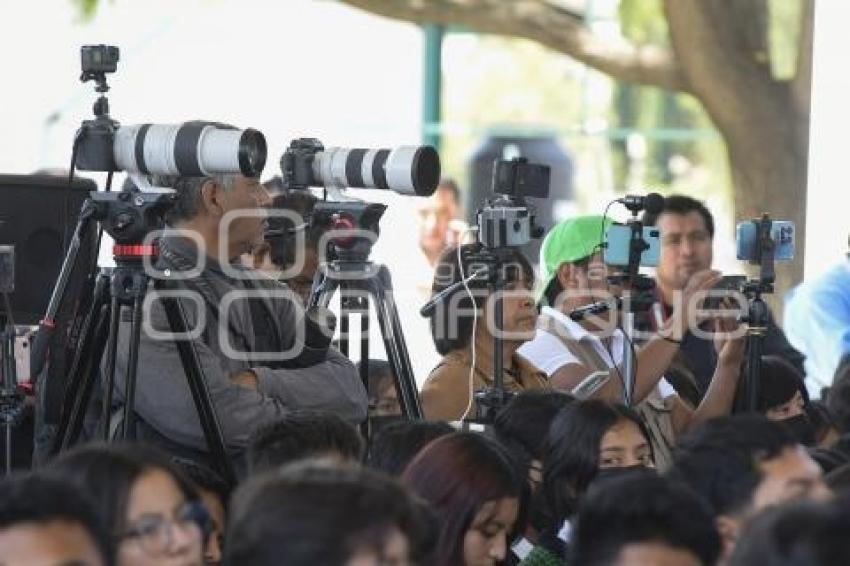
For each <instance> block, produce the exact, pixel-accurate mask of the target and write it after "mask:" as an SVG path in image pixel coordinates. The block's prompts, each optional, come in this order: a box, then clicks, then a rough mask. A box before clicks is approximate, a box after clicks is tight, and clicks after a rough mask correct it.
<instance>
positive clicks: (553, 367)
mask: <svg viewBox="0 0 850 566" xmlns="http://www.w3.org/2000/svg"><path fill="white" fill-rule="evenodd" d="M542 314H544V315H546V316H548V317H550V318H552V319H553V320H555V321H556V322H557V323H558V324H560V325H561V326H562V330H563V331H564V336H567V337H569V338H571V339H573V340H576V341H578V340H586V341H589V342H590V343H591V344H592V345H593V348H594V349H595V350H596V351H597V352H598V353H599V356H600V357H601V358H602V359H603V360H604V361H605V362H606V363H607V364H608V368H613V367H615V366H618V365H620V364H621V363H622V361H623V353H624V348H625V343H626V341H625V334H623V331H622V330H620V329H619V328H617V329H616V330H614V332H613V334H612V335H611V338H612V340H611V350H610V352H609V351H608V350H607V349H606V348H605V345H604V344H603V343H602V340H601V339H600V338H599V337H597V336H595V335H594V334H592V333H590V332H588V331H587V330H586V329H585V328H584V327H583V326H582V325H580V324H579V323H577V322H575V321H573V320H572V319H570V318H569V317H568V316H566V315H565V314H564V313H562V312H560V311H558V310H556V309H553V308H552V307H543V309H542ZM517 354H519V355H520V356H522V357H523V358H525V359H526V360H528V361H529V362H531V363H532V364H534V365H535V366H537V367H538V368H540V370H542V371H544V372H546V375H548V376H550V377H551V376H552V374H554V373H555V372H556V371H558V370H559V369H560V368H562V367H564V366H565V365H567V364H580V363H581V361H580V360H579V358H578V357H577V356H576V355H575V354H573V353H572V352H570V350H569V349H568V348H567V346H566V345H565V344H564V343H563V341H561V339H560V338H559V337H558V336H553V335H552V334H551V333H550V332H547V331H545V330H537V331H536V332H535V333H534V338H533V339H532V340H531V341H529V342H526V343H525V344H523V345H522V346H520V347H519V349H518V350H517ZM657 387H658V391H659V393H660V394H661V397H662V398H666V397H669V396H670V395H673V394H674V393H675V392H676V391H675V390H674V389H673V387H672V386H671V385H670V384H669V383H668V382H667V380H666V379H664V378H663V377H662V378H661V379H660V380H659V381H658V385H657Z"/></svg>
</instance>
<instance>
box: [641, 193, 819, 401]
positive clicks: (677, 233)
mask: <svg viewBox="0 0 850 566" xmlns="http://www.w3.org/2000/svg"><path fill="white" fill-rule="evenodd" d="M643 220H644V223H645V224H646V225H651V226H656V227H657V228H658V230H659V232H660V233H661V254H660V257H659V262H658V268H657V270H656V278H655V279H656V283H657V287H656V290H657V295H658V300H659V303H660V305H661V310H662V312H663V314H664V317H665V318H666V317H669V316H671V314H672V312H673V307H671V305H674V304H675V303H676V301H677V296H678V294H681V293H684V292H685V288H686V287H687V286H688V284H689V282H690V281H691V280H692V279H693V278H694V277H697V276H698V275H699V273H701V272H703V271H705V270H707V269H711V264H712V261H713V256H714V251H713V246H714V217H713V216H712V215H711V212H709V210H708V209H707V208H706V207H705V205H704V204H703V203H701V202H700V201H698V200H696V199H693V198H691V197H687V196H682V195H672V196H669V197H666V198H665V199H664V208H663V209H662V210H661V212H660V213H659V214H658V215H657V216H655V217H652V216H650V215H645V216H644V219H643ZM647 318H649V317H647ZM636 322H637V325H638V326H639V327H640V329H642V330H648V329H650V330H652V329H655V328H656V327H657V326H658V324H657V322H656V321H654V320H643V321H641V320H640V319H638V320H637V321H636ZM662 324H663V323H662ZM764 354H768V355H774V356H779V357H782V358H784V359H785V360H787V361H788V362H789V363H791V365H793V366H794V367H795V368H796V369H797V370H798V371H799V372H800V373H803V356H802V355H801V354H800V352H798V351H797V350H795V349H794V348H793V347H792V346H791V345H790V344H789V343H788V340H787V339H786V338H785V334H784V333H783V332H782V330H781V329H780V328H779V327H778V326H777V325H776V323H775V322H774V320H773V317H772V316H770V317H769V319H768V322H767V334H766V335H765V338H764ZM677 363H680V364H681V365H682V366H683V369H685V370H686V372H684V373H685V374H692V376H693V379H694V382H695V385H696V389H697V394H698V395H699V397H700V398H702V397H703V396H704V395H705V394H706V391H707V390H708V386H709V384H710V383H711V376H712V375H713V374H714V371H715V368H716V367H717V363H718V358H717V353H716V351H715V349H714V348H713V347H712V344H711V341H710V340H706V339H704V338H700V337H699V336H697V335H696V334H694V333H692V332H690V331H688V332H685V334H684V335H683V336H682V345H681V355H680V356H677Z"/></svg>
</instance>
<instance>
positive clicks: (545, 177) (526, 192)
mask: <svg viewBox="0 0 850 566" xmlns="http://www.w3.org/2000/svg"><path fill="white" fill-rule="evenodd" d="M550 177H551V170H550V168H549V166H548V165H541V164H538V163H529V162H528V160H527V159H525V158H524V157H519V158H516V159H512V160H510V161H502V160H500V161H496V163H495V165H494V167H493V192H494V193H497V194H501V195H509V196H526V197H535V198H546V197H548V196H549V179H550Z"/></svg>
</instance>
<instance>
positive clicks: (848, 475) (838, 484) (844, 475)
mask: <svg viewBox="0 0 850 566" xmlns="http://www.w3.org/2000/svg"><path fill="white" fill-rule="evenodd" d="M812 457H814V456H812ZM818 463H820V462H818ZM824 471H826V470H824ZM823 480H824V482H826V486H827V487H828V488H829V489H831V490H832V492H833V493H839V494H841V493H844V494H848V495H850V464H848V463H844V464H842V465H840V466H837V467H836V468H834V469H832V470H830V471H829V473H827V474H826V475H825V476H824V478H823Z"/></svg>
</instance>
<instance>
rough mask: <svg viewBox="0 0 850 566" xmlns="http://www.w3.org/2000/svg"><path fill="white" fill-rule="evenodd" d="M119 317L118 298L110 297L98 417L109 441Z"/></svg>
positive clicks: (102, 431)
mask: <svg viewBox="0 0 850 566" xmlns="http://www.w3.org/2000/svg"><path fill="white" fill-rule="evenodd" d="M120 317H121V304H120V303H119V302H118V297H116V296H115V295H113V296H112V300H111V301H110V303H109V337H108V338H107V341H106V363H105V364H104V368H103V371H104V374H103V407H102V409H101V415H100V426H101V435H102V437H103V440H105V441H107V442H108V441H109V421H110V417H111V416H112V393H113V388H114V386H115V354H116V353H117V350H118V323H119V321H120V319H121V318H120Z"/></svg>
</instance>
